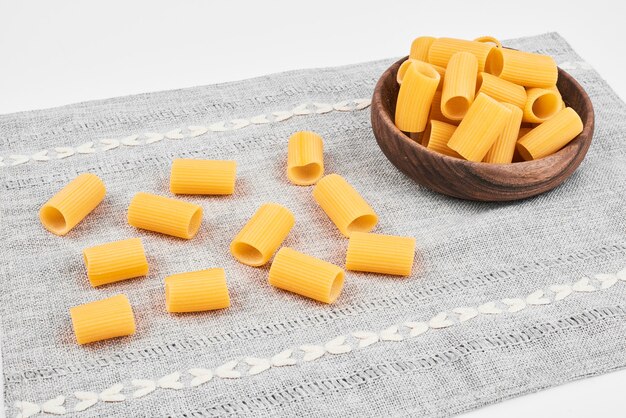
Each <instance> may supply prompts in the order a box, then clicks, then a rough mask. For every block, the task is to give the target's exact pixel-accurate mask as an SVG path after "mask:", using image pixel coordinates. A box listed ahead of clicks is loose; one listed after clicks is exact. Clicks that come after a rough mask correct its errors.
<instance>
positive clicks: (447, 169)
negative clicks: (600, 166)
mask: <svg viewBox="0 0 626 418" xmlns="http://www.w3.org/2000/svg"><path fill="white" fill-rule="evenodd" d="M405 60H406V57H405V58H403V59H401V60H400V61H398V62H396V63H395V64H393V65H392V66H391V67H389V68H388V69H387V71H385V72H384V73H383V75H382V76H381V77H380V80H379V81H378V83H377V84H376V88H375V89H374V96H373V98H372V110H371V111H372V129H373V130H374V136H375V137H376V141H377V142H378V146H379V147H380V149H381V150H382V151H383V153H384V154H385V156H386V157H387V158H388V159H389V161H391V162H392V163H393V164H394V165H395V166H396V167H398V168H399V169H400V170H401V171H402V172H404V173H405V174H406V175H407V176H409V177H411V178H412V179H413V180H415V181H416V182H417V183H419V184H421V185H423V186H426V187H428V188H429V189H431V190H434V191H436V192H439V193H443V194H445V195H448V196H453V197H458V198H461V199H468V200H480V201H486V202H493V201H507V200H518V199H524V198H527V197H530V196H535V195H538V194H540V193H543V192H547V191H548V190H551V189H553V188H554V187H556V186H558V185H559V184H561V183H562V182H564V181H565V180H566V179H567V178H568V177H569V176H571V175H572V173H573V172H574V171H575V170H576V168H577V167H578V166H579V165H580V163H581V162H582V160H583V158H585V154H587V150H588V149H589V145H591V138H592V136H593V125H594V115H593V106H592V104H591V100H590V99H589V96H587V93H585V91H584V90H583V88H582V87H581V86H580V84H578V82H577V81H576V80H574V78H573V77H572V76H571V75H569V74H568V73H566V72H565V71H563V70H562V69H560V68H559V78H558V82H557V86H558V88H559V90H560V92H561V94H562V96H563V100H564V101H565V103H566V104H567V105H568V106H570V107H572V108H573V109H574V110H576V112H578V114H579V115H580V118H581V119H582V121H583V126H584V128H583V131H582V132H581V133H580V135H578V136H577V137H576V138H574V140H572V141H571V142H570V143H569V144H567V145H566V146H565V147H563V148H562V149H561V150H560V151H558V152H556V153H555V154H552V155H549V156H547V157H545V158H541V159H538V160H534V161H525V162H519V163H512V164H488V163H476V162H471V161H466V160H461V159H458V158H453V157H448V156H446V155H443V154H439V153H437V152H434V151H431V150H429V149H428V148H426V147H424V146H422V145H421V144H418V143H417V142H415V141H413V140H412V139H411V138H409V137H408V136H407V135H406V134H405V133H404V132H402V131H400V130H399V129H398V128H396V126H395V124H394V114H395V111H396V99H397V98H398V90H399V87H400V86H399V85H398V83H397V82H396V72H397V71H398V67H400V64H402V62H404V61H405Z"/></svg>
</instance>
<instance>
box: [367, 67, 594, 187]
mask: <svg viewBox="0 0 626 418" xmlns="http://www.w3.org/2000/svg"><path fill="white" fill-rule="evenodd" d="M408 58H409V57H408V55H407V56H405V57H403V58H401V59H399V60H398V61H396V62H394V63H393V64H392V65H391V66H390V67H389V68H387V69H386V70H385V71H384V72H383V73H382V75H381V76H380V78H379V80H378V82H377V83H376V87H375V88H374V95H373V97H372V107H371V109H372V111H378V112H380V115H379V117H380V120H381V121H382V122H383V123H384V124H385V125H386V129H388V130H389V132H390V134H391V136H393V137H395V138H399V139H400V140H401V141H404V142H405V145H408V146H409V147H411V148H414V149H415V150H416V152H418V153H420V152H426V153H429V154H430V156H431V157H433V158H435V159H442V160H443V161H446V162H448V163H453V164H458V165H461V166H465V167H466V168H467V169H468V170H472V169H476V168H480V169H481V170H483V171H484V170H486V171H487V172H490V173H491V174H495V173H501V174H506V175H511V176H516V175H517V176H523V175H524V174H526V173H528V171H542V170H543V169H544V168H545V167H546V166H551V165H554V164H555V163H557V162H561V161H564V160H574V159H576V156H577V155H578V154H579V153H580V152H582V155H583V158H584V155H585V154H586V153H587V150H588V149H589V146H590V145H591V141H592V137H593V130H594V121H595V113H594V109H593V104H592V103H591V99H590V98H589V96H588V94H587V92H586V91H585V89H584V88H583V87H582V86H581V85H580V83H578V81H576V79H575V78H574V77H572V76H571V75H570V74H569V73H567V72H566V71H564V70H563V69H562V68H560V67H557V69H558V72H559V79H558V81H557V83H558V82H559V81H560V80H561V78H563V79H566V80H567V82H568V83H571V84H572V85H573V86H574V87H575V89H576V90H577V91H579V92H580V94H581V98H582V100H583V101H584V102H585V107H586V108H587V111H586V114H585V115H583V116H584V118H583V116H581V119H582V122H583V130H582V132H581V133H580V134H578V135H577V136H576V137H575V138H574V139H573V140H571V141H570V142H569V143H568V144H566V145H565V146H564V147H563V148H561V149H560V150H559V151H557V152H555V153H554V154H551V155H549V156H547V157H543V158H539V159H537V160H530V161H521V162H515V163H508V164H494V163H485V162H482V161H481V162H474V161H468V160H464V159H460V158H454V157H450V156H448V155H444V154H441V153H438V152H436V151H433V150H431V149H429V148H426V147H425V146H423V145H421V144H419V143H417V142H416V141H415V140H413V139H411V138H410V137H409V136H408V135H406V134H405V133H404V132H403V131H401V130H400V129H398V128H397V127H396V124H395V123H394V121H393V120H392V119H391V115H390V113H391V112H387V111H386V110H385V108H386V107H385V105H384V100H383V97H382V91H383V90H384V89H383V88H382V86H383V83H384V82H385V80H386V79H387V78H388V77H392V78H393V80H395V77H396V73H397V70H398V68H399V67H400V65H401V64H402V63H403V62H404V61H406V60H407V59H408ZM566 105H567V103H566ZM576 142H580V143H581V149H580V150H579V152H576V153H573V154H571V149H572V148H571V147H572V146H574V144H575V143H576ZM570 154H571V155H570ZM581 161H582V158H581Z"/></svg>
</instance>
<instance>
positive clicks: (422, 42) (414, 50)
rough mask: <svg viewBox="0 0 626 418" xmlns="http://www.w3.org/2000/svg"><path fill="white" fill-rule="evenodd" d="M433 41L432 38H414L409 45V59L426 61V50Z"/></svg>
mask: <svg viewBox="0 0 626 418" xmlns="http://www.w3.org/2000/svg"><path fill="white" fill-rule="evenodd" d="M434 41H435V38H433V37H432V36H420V37H419V38H415V39H414V40H413V42H412V43H411V52H410V53H409V58H410V59H414V60H420V61H428V50H429V49H430V46H431V45H432V43H433V42H434Z"/></svg>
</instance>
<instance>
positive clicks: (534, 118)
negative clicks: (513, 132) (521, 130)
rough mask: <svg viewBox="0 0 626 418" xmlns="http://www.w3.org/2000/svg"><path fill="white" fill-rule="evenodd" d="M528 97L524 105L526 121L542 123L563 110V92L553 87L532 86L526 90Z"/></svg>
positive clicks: (524, 118)
mask: <svg viewBox="0 0 626 418" xmlns="http://www.w3.org/2000/svg"><path fill="white" fill-rule="evenodd" d="M526 94H527V99H526V105H525V106H524V117H523V119H522V120H523V121H524V122H530V123H542V122H545V121H547V120H548V119H550V118H551V117H553V116H554V115H556V114H557V112H558V111H559V110H561V104H562V103H563V100H562V99H561V94H560V93H559V92H558V90H557V91H555V90H552V89H540V88H536V87H535V88H531V89H528V90H526Z"/></svg>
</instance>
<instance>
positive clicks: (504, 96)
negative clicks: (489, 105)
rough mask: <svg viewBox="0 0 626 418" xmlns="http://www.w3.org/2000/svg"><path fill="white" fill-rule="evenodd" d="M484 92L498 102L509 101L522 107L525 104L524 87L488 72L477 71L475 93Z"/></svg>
mask: <svg viewBox="0 0 626 418" xmlns="http://www.w3.org/2000/svg"><path fill="white" fill-rule="evenodd" d="M478 93H485V94H486V95H487V96H489V97H491V98H493V99H496V100H497V101H499V102H504V103H511V104H514V105H515V106H517V107H519V108H520V109H523V108H524V106H525V105H526V89H525V88H524V87H522V86H518V85H517V84H513V83H511V82H510V81H506V80H503V79H501V78H499V77H496V76H495V75H492V74H489V73H484V72H483V73H478V77H477V78H476V94H478Z"/></svg>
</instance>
